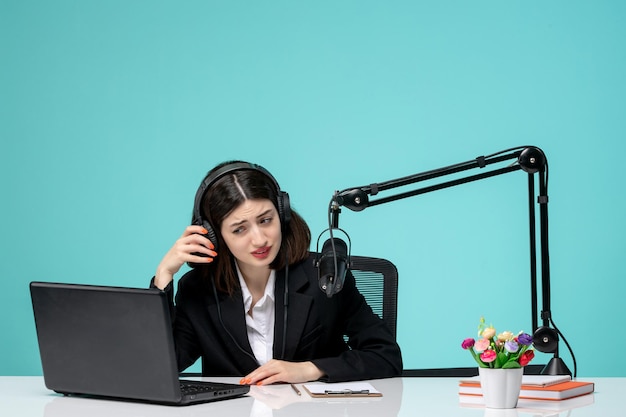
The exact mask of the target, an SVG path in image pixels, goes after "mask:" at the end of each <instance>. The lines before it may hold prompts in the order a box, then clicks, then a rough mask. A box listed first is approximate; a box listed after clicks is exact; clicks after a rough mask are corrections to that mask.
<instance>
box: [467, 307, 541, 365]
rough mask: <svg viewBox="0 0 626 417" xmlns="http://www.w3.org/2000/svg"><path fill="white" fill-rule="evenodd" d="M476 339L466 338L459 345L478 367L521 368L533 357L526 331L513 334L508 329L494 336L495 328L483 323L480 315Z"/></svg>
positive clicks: (483, 320) (530, 338)
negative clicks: (468, 353) (467, 352)
mask: <svg viewBox="0 0 626 417" xmlns="http://www.w3.org/2000/svg"><path fill="white" fill-rule="evenodd" d="M478 336H479V339H478V340H474V339H473V338H471V337H470V338H467V339H465V340H463V343H462V344H461V347H462V348H463V349H465V350H469V352H470V353H471V354H472V356H473V357H474V360H476V363H477V364H478V366H479V367H480V368H502V369H510V368H521V367H524V366H526V365H528V363H529V362H530V361H531V360H532V359H533V358H534V357H535V352H534V350H533V349H532V343H533V338H532V336H531V335H529V334H527V333H523V332H520V333H519V334H518V335H514V334H513V333H511V332H509V331H505V332H502V333H500V334H498V335H497V336H496V329H495V328H494V327H493V326H492V325H489V326H487V325H486V324H485V319H484V318H483V317H481V319H480V324H479V325H478Z"/></svg>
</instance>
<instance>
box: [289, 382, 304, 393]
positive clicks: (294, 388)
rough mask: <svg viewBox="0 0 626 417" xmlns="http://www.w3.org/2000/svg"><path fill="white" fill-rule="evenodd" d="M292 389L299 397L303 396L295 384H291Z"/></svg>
mask: <svg viewBox="0 0 626 417" xmlns="http://www.w3.org/2000/svg"><path fill="white" fill-rule="evenodd" d="M291 388H293V390H294V391H295V392H296V394H298V395H302V393H301V392H300V390H299V389H298V388H297V387H296V386H295V385H294V384H291Z"/></svg>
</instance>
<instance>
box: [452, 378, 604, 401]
mask: <svg viewBox="0 0 626 417" xmlns="http://www.w3.org/2000/svg"><path fill="white" fill-rule="evenodd" d="M593 391H594V384H593V382H585V381H565V382H560V383H556V384H552V385H545V386H541V385H528V384H524V383H523V381H522V389H521V391H520V394H519V397H520V398H527V399H535V400H565V399H567V398H573V397H578V396H581V395H585V394H589V393H591V392H593ZM459 394H461V395H482V389H481V388H480V382H479V381H475V382H474V381H467V380H465V381H461V382H460V383H459Z"/></svg>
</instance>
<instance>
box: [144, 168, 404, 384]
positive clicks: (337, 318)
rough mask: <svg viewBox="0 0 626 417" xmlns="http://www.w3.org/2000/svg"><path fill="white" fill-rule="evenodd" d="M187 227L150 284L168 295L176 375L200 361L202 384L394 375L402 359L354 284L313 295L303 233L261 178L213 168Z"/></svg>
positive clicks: (268, 180) (313, 274) (265, 176)
mask: <svg viewBox="0 0 626 417" xmlns="http://www.w3.org/2000/svg"><path fill="white" fill-rule="evenodd" d="M192 222H193V224H192V225H191V226H188V227H187V228H186V229H185V231H184V233H183V234H182V236H181V237H180V238H179V239H178V240H177V241H176V243H175V244H174V245H173V246H172V248H171V249H170V250H169V251H168V252H167V254H166V255H165V256H164V257H163V259H162V260H161V262H160V264H159V266H158V267H157V271H156V274H155V276H154V278H153V281H152V286H154V287H157V288H159V289H161V290H163V291H166V292H167V293H168V295H169V299H170V302H171V309H172V313H173V314H172V317H173V328H174V338H175V342H176V351H177V352H176V354H177V359H178V366H179V369H180V370H184V369H186V368H187V367H188V366H190V365H191V364H193V363H194V362H195V361H196V360H197V359H198V358H199V357H202V374H203V375H204V376H243V377H242V379H241V383H242V384H257V385H264V384H271V383H275V382H288V383H301V382H306V381H313V380H318V379H321V380H325V381H329V382H336V381H347V380H358V379H373V378H381V377H390V376H395V375H399V374H400V372H401V371H402V358H401V354H400V349H399V347H398V345H397V343H396V342H395V340H394V337H393V336H392V334H391V332H390V331H389V330H388V328H387V327H386V325H385V324H384V323H383V322H382V320H381V319H380V318H379V317H378V316H376V315H375V314H374V313H373V312H372V310H371V309H370V307H369V306H368V305H367V303H366V302H365V300H364V298H363V296H362V295H361V294H360V293H359V292H358V290H357V289H356V287H355V283H354V278H353V277H352V275H351V274H350V273H348V274H347V276H346V279H345V283H344V288H343V289H342V290H341V292H339V293H338V294H336V295H335V296H333V297H332V298H328V297H327V296H326V294H325V293H323V292H322V291H321V290H320V289H319V287H318V282H317V269H316V268H315V265H314V263H315V262H314V260H315V256H314V255H312V254H309V251H308V250H309V245H310V240H311V235H310V231H309V228H308V226H307V224H306V223H305V222H304V220H303V219H302V217H300V216H299V215H298V214H297V213H296V212H294V211H292V210H291V208H290V206H289V196H288V194H287V193H285V192H283V191H281V190H280V188H279V186H278V183H277V182H276V180H275V179H274V178H273V177H272V175H271V174H270V173H269V172H267V171H266V170H265V169H264V168H262V167H260V166H258V165H254V164H249V163H247V162H242V161H230V162H226V163H223V164H220V165H218V166H217V167H215V168H214V169H213V170H211V171H210V172H209V173H208V174H207V176H206V178H205V179H204V180H203V182H202V184H201V186H200V188H199V189H198V192H197V194H196V199H195V205H194V215H193V219H192ZM186 262H187V263H189V264H190V265H191V266H192V267H193V269H192V270H190V271H189V272H187V273H186V274H185V275H184V276H183V277H182V278H181V279H180V280H179V283H178V290H177V292H176V305H175V306H174V303H173V278H174V275H175V274H176V273H177V272H178V271H179V269H180V268H181V266H182V265H183V264H184V263H186ZM344 334H345V335H347V336H348V338H349V340H348V343H347V344H346V343H345V342H344V339H343V335H344Z"/></svg>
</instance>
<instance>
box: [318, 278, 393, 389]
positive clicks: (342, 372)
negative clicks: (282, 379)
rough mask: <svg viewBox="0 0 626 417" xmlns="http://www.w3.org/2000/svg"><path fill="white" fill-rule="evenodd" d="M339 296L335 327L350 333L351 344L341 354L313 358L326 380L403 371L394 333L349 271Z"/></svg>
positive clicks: (375, 375)
mask: <svg viewBox="0 0 626 417" xmlns="http://www.w3.org/2000/svg"><path fill="white" fill-rule="evenodd" d="M335 297H337V300H336V303H337V304H336V305H337V309H336V310H335V311H337V312H339V313H338V315H336V316H335V317H330V319H331V320H333V322H334V323H335V325H334V326H335V327H336V329H335V330H334V331H337V332H340V333H341V334H342V335H343V334H345V335H347V336H348V345H349V348H348V349H346V350H343V351H342V352H341V353H339V355H338V356H333V357H326V358H319V359H314V360H313V361H312V362H313V363H314V364H315V365H316V366H317V367H318V368H320V369H321V370H322V371H323V372H324V373H325V374H326V376H325V377H324V378H323V380H325V381H327V382H340V381H348V380H359V379H376V378H386V377H393V376H398V375H400V374H401V373H402V367H403V365H402V354H401V351H400V347H399V346H398V344H397V342H396V340H395V338H394V336H393V334H392V333H391V331H390V330H389V328H388V327H387V325H386V324H385V323H384V322H383V320H382V319H380V317H378V315H376V314H375V313H374V312H373V311H372V309H371V308H370V306H369V305H368V304H367V302H366V301H365V298H364V297H363V295H362V294H361V293H360V292H359V291H358V289H357V288H356V284H355V281H354V277H353V276H352V274H351V273H349V272H348V274H347V275H346V279H345V282H344V288H343V290H342V291H341V292H339V293H338V294H337V295H335V296H333V298H335Z"/></svg>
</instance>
